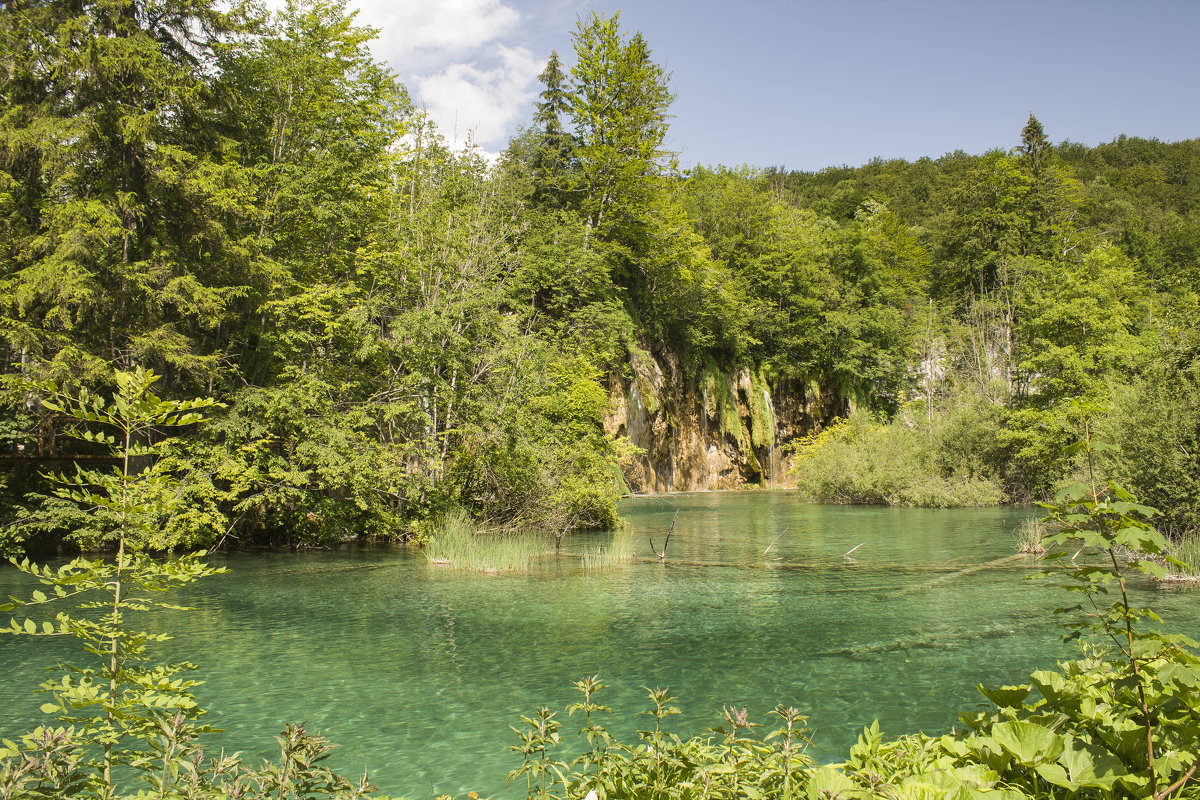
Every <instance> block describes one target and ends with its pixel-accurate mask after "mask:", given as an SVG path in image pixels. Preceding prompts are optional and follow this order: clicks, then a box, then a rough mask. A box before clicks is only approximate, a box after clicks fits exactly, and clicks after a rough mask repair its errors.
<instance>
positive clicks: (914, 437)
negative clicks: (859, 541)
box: [792, 410, 1003, 508]
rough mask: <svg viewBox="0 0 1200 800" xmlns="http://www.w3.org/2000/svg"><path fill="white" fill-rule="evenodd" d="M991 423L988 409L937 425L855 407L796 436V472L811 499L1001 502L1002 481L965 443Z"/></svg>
mask: <svg viewBox="0 0 1200 800" xmlns="http://www.w3.org/2000/svg"><path fill="white" fill-rule="evenodd" d="M987 426H988V420H987V419H986V417H980V416H975V415H972V414H971V413H970V411H967V410H964V411H962V412H959V413H953V414H948V415H946V417H939V418H938V419H937V424H936V425H935V427H934V428H933V429H932V430H921V429H920V427H919V424H918V423H916V422H915V421H913V420H910V419H908V418H907V417H906V416H905V415H903V414H902V415H900V416H897V417H896V418H895V419H894V420H893V421H892V422H891V423H890V424H884V423H882V422H879V421H877V420H876V419H875V418H873V417H872V416H871V415H869V414H867V413H864V412H856V413H854V414H851V415H850V417H849V418H847V419H846V420H845V421H844V422H841V423H839V424H835V425H833V426H831V427H829V428H826V429H825V430H823V431H822V432H821V433H820V434H818V435H817V436H815V437H812V438H810V439H806V440H801V441H800V442H799V444H798V446H797V447H796V457H795V460H794V462H793V468H792V478H793V479H794V480H795V482H796V488H797V489H798V490H799V491H800V493H801V494H802V495H803V496H805V497H807V498H809V499H810V500H812V501H814V502H823V503H876V504H883V505H898V506H927V507H934V508H954V507H962V506H987V505H996V504H998V503H1000V502H1001V500H1002V498H1003V495H1002V493H1001V490H1000V486H999V484H998V482H997V481H996V480H995V478H993V477H990V470H988V469H987V468H986V467H981V465H980V464H979V463H978V462H977V461H976V460H975V454H976V451H975V449H974V448H973V447H971V446H970V445H969V444H968V445H967V446H966V447H963V446H962V442H963V439H968V438H974V437H975V436H985V435H987V434H988V433H989V431H988V428H987ZM990 432H993V433H994V428H992V429H991V431H990ZM956 454H961V456H960V457H959V458H956Z"/></svg>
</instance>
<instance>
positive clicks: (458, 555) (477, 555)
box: [422, 511, 547, 572]
mask: <svg viewBox="0 0 1200 800" xmlns="http://www.w3.org/2000/svg"><path fill="white" fill-rule="evenodd" d="M424 538H425V541H424V542H423V543H422V549H423V551H424V553H425V557H426V558H427V559H429V563H430V564H432V565H435V566H445V567H449V568H450V569H455V570H462V571H467V572H528V571H529V569H530V568H531V567H532V566H533V565H534V564H535V563H536V562H537V561H538V560H539V559H540V558H542V557H543V556H545V555H546V546H547V540H546V537H545V536H543V535H539V534H537V533H534V532H530V531H516V530H500V531H491V530H486V529H484V528H483V527H482V526H480V525H478V524H476V523H475V522H474V521H473V520H472V519H471V518H470V517H469V516H468V515H467V514H466V513H465V512H463V511H451V512H448V513H447V514H445V515H444V516H442V517H441V518H439V519H436V520H432V521H431V522H430V524H429V526H428V533H427V534H426V535H425V537H424Z"/></svg>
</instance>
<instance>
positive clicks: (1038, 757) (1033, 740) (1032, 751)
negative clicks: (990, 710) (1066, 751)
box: [991, 720, 1064, 764]
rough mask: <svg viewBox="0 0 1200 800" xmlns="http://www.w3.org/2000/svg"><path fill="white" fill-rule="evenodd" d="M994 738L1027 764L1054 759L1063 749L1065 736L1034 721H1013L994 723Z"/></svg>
mask: <svg viewBox="0 0 1200 800" xmlns="http://www.w3.org/2000/svg"><path fill="white" fill-rule="evenodd" d="M991 735H992V739H993V740H994V741H995V742H996V744H998V745H1000V746H1001V747H1003V748H1004V749H1005V750H1006V751H1008V752H1009V753H1011V754H1012V756H1013V757H1014V758H1016V759H1017V760H1018V761H1020V762H1022V763H1025V764H1035V763H1039V762H1043V761H1053V760H1054V759H1056V758H1058V756H1059V754H1061V753H1062V751H1063V746H1064V738H1063V737H1062V736H1061V735H1059V734H1057V733H1055V732H1054V731H1052V730H1050V729H1049V728H1045V727H1043V726H1041V725H1037V724H1035V723H1032V722H1024V721H1020V720H1017V721H1013V722H1001V723H1000V724H998V725H993V726H992V730H991Z"/></svg>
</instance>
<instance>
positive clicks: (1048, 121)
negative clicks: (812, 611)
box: [351, 0, 1200, 170]
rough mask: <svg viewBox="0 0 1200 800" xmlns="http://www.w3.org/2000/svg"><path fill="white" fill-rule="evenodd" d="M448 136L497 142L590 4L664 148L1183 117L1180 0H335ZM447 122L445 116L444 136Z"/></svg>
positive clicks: (964, 141)
mask: <svg viewBox="0 0 1200 800" xmlns="http://www.w3.org/2000/svg"><path fill="white" fill-rule="evenodd" d="M351 7H357V8H360V9H361V15H360V17H359V20H360V21H361V22H365V23H368V24H372V25H375V26H377V27H380V28H381V29H382V32H381V35H380V38H379V41H378V42H377V44H376V50H375V52H376V54H377V56H378V57H379V58H380V59H381V60H383V61H386V62H387V63H389V64H390V65H391V66H392V67H393V68H394V69H395V70H396V72H397V73H398V74H399V76H400V79H401V80H402V81H403V82H404V83H405V85H406V86H408V88H409V91H410V93H411V94H412V95H413V97H414V99H415V100H416V101H417V103H418V104H420V105H423V106H425V107H426V108H427V109H428V111H429V112H430V114H431V115H432V116H433V117H434V119H435V121H437V122H438V124H439V126H440V127H441V129H442V131H443V132H444V133H445V134H446V135H447V137H448V138H452V139H453V138H457V140H459V141H461V140H462V139H463V138H464V137H465V135H466V133H467V131H471V132H472V133H473V136H474V139H475V141H476V143H477V144H479V145H480V146H481V147H483V148H484V149H485V150H488V151H492V152H495V151H498V150H501V149H503V147H504V145H505V143H506V142H507V140H508V138H509V137H510V136H511V135H512V134H513V133H514V132H515V131H516V130H517V128H518V126H520V125H523V124H526V123H527V122H528V121H529V118H530V115H531V110H532V106H531V103H532V101H533V97H534V95H535V94H536V92H537V91H538V85H537V81H536V75H537V73H538V72H540V71H541V69H542V67H543V66H544V64H545V60H546V57H547V56H548V55H549V53H550V50H551V49H554V48H556V49H558V51H559V53H560V54H561V55H562V56H563V58H564V60H565V61H567V62H568V63H569V62H570V60H571V40H570V34H571V31H573V30H574V28H575V23H576V20H577V19H578V18H580V17H584V18H586V16H587V15H588V14H590V13H591V12H592V11H597V12H600V13H606V14H611V13H612V12H614V11H618V10H619V11H620V15H621V22H622V26H623V27H624V28H625V29H626V30H629V31H634V30H641V31H642V32H643V33H644V34H645V36H646V39H647V41H648V42H649V44H650V47H651V48H652V50H653V51H654V57H655V60H657V61H658V62H659V63H660V64H662V65H663V66H664V67H665V68H666V69H667V70H668V71H670V72H671V73H672V79H671V86H672V89H673V90H674V91H675V93H676V101H675V104H674V106H673V107H672V111H673V113H674V115H675V119H674V120H673V121H672V126H671V134H670V140H669V144H670V145H671V147H672V148H673V149H674V150H677V151H678V152H679V153H680V162H681V163H682V164H683V165H685V166H687V165H691V164H696V163H702V164H710V165H711V164H726V165H731V166H732V165H739V164H751V165H754V166H764V167H765V166H776V165H777V166H784V167H787V168H789V169H803V170H815V169H820V168H822V167H826V166H831V165H840V164H850V165H859V164H862V163H865V162H866V161H869V160H870V159H871V158H873V157H876V156H878V157H883V158H905V159H909V160H912V159H916V158H919V157H921V156H924V155H928V156H933V157H937V156H940V155H942V154H943V153H947V152H951V151H953V150H956V149H962V150H965V151H967V152H970V153H979V152H984V151H986V150H988V149H991V148H994V147H1003V148H1008V147H1012V146H1014V145H1015V144H1016V143H1017V141H1018V139H1019V136H1020V130H1021V127H1022V126H1023V125H1024V124H1025V120H1026V118H1027V116H1028V114H1029V112H1030V111H1033V112H1034V113H1035V114H1037V116H1038V117H1039V119H1041V121H1042V123H1043V125H1044V126H1045V128H1046V132H1047V135H1048V136H1049V137H1050V138H1051V139H1052V140H1054V141H1056V142H1057V141H1062V140H1064V139H1070V140H1072V141H1077V142H1083V143H1084V144H1088V145H1094V144H1098V143H1100V142H1106V141H1111V140H1112V139H1114V138H1115V137H1117V136H1118V135H1120V134H1122V133H1124V134H1128V135H1131V136H1143V137H1147V138H1150V137H1154V138H1158V139H1163V140H1166V141H1176V140H1179V139H1188V138H1194V137H1197V136H1200V47H1198V46H1197V45H1196V43H1195V37H1196V33H1197V31H1200V0H1125V1H1124V2H1117V1H1116V0H1090V1H1089V0H1038V1H1037V2H1032V1H1030V0H1003V1H1001V0H890V1H889V0H799V1H798V2H790V3H789V2H767V1H766V0H745V1H744V2H736V3H735V2H715V1H712V2H705V1H703V0H694V1H693V2H685V1H684V0H646V1H644V2H638V3H629V4H624V5H620V4H604V3H596V2H587V0H351ZM456 134H457V136H456Z"/></svg>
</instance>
